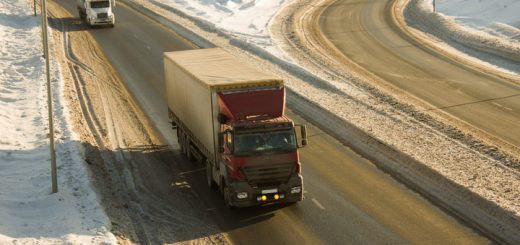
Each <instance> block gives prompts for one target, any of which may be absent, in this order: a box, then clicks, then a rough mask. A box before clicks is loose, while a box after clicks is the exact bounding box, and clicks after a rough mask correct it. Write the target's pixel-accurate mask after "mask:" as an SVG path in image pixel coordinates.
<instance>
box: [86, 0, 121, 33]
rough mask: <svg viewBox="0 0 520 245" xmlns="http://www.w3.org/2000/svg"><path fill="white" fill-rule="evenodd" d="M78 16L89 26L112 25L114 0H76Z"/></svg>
mask: <svg viewBox="0 0 520 245" xmlns="http://www.w3.org/2000/svg"><path fill="white" fill-rule="evenodd" d="M77 5H78V6H77V7H78V12H79V17H80V18H81V19H84V20H85V21H86V22H87V25H89V26H97V25H108V26H110V27H114V24H115V21H116V19H115V16H114V12H113V8H114V7H115V5H116V2H115V0H77Z"/></svg>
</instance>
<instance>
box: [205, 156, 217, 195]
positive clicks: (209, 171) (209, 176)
mask: <svg viewBox="0 0 520 245" xmlns="http://www.w3.org/2000/svg"><path fill="white" fill-rule="evenodd" d="M205 165H206V182H207V184H208V187H209V188H210V189H215V188H216V186H217V185H216V184H215V181H214V180H213V174H212V169H211V163H210V162H209V161H208V160H206V161H205Z"/></svg>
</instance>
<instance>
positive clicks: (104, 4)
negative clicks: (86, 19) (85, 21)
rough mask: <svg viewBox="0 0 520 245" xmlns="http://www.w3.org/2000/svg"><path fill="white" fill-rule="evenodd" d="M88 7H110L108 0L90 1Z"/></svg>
mask: <svg viewBox="0 0 520 245" xmlns="http://www.w3.org/2000/svg"><path fill="white" fill-rule="evenodd" d="M90 7H91V8H93V9H99V8H108V7H110V2H109V1H99V2H90Z"/></svg>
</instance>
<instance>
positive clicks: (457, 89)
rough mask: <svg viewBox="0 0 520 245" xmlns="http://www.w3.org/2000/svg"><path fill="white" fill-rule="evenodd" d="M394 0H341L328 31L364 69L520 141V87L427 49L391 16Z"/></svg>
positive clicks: (329, 14) (328, 13)
mask: <svg viewBox="0 0 520 245" xmlns="http://www.w3.org/2000/svg"><path fill="white" fill-rule="evenodd" d="M391 2H392V1H363V2H359V1H353V0H339V1H335V2H334V3H333V4H332V5H330V7H328V8H327V9H326V10H325V11H324V12H323V14H322V16H321V21H320V26H321V29H322V31H323V34H324V35H325V36H326V37H327V38H328V39H329V40H330V42H332V44H333V45H335V46H336V47H337V49H339V50H340V51H341V52H342V53H343V54H344V55H345V56H346V57H348V59H350V60H352V61H353V62H354V63H356V64H357V65H358V66H359V67H360V68H361V69H365V70H366V71H368V72H370V73H372V74H374V75H375V76H377V77H379V78H381V79H383V80H384V81H386V82H388V83H391V84H392V85H394V86H397V87H398V88H400V89H402V90H404V91H406V92H408V93H410V94H412V95H413V96H416V97H418V98H420V99H422V100H424V101H426V102H427V103H429V104H431V108H429V109H428V110H441V111H443V112H446V113H449V114H451V115H452V116H454V117H457V118H459V119H461V120H463V121H465V122H466V123H468V124H470V125H473V126H475V127H477V128H479V129H481V130H483V131H484V132H486V133H487V134H489V135H492V136H494V137H497V138H499V139H501V140H503V141H505V142H507V143H509V144H511V145H513V146H516V147H519V146H520V128H519V127H518V122H520V87H519V85H518V83H514V82H510V81H507V80H505V79H502V78H500V77H499V76H496V75H494V74H490V73H486V72H483V71H481V70H478V69H475V68H472V67H469V66H465V65H464V64H461V63H459V62H456V61H454V60H452V59H450V58H449V57H447V56H444V55H442V54H438V53H435V52H432V51H431V50H428V49H425V48H423V47H422V45H421V44H420V43H419V42H417V41H414V40H413V39H410V38H409V37H407V36H406V35H404V34H403V33H402V31H400V30H399V28H397V27H396V25H395V24H393V21H391V12H392V11H391V7H390V6H391V4H390V3H391ZM516 82H518V81H516Z"/></svg>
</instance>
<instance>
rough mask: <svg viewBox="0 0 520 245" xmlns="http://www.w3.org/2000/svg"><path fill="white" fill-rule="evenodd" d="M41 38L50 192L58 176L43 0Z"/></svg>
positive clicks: (53, 188) (43, 2)
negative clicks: (45, 82) (45, 90)
mask: <svg viewBox="0 0 520 245" xmlns="http://www.w3.org/2000/svg"><path fill="white" fill-rule="evenodd" d="M42 38H43V54H44V56H45V74H46V76H47V107H48V109H49V143H50V144H49V149H50V154H51V178H52V193H56V192H58V177H57V173H56V172H57V171H56V151H55V150H54V122H53V118H52V116H53V115H52V111H53V110H52V91H51V78H50V72H49V46H48V40H47V7H46V6H45V0H42Z"/></svg>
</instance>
